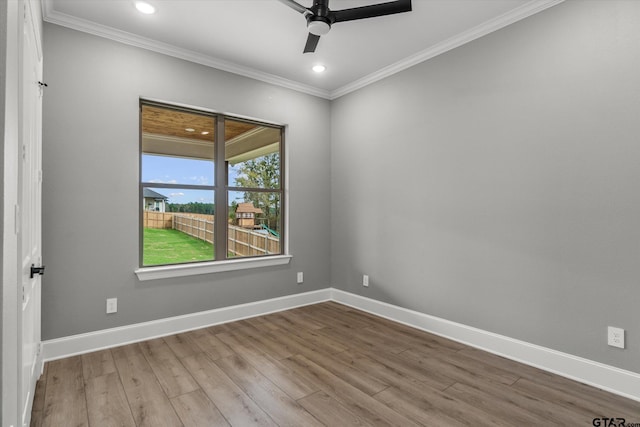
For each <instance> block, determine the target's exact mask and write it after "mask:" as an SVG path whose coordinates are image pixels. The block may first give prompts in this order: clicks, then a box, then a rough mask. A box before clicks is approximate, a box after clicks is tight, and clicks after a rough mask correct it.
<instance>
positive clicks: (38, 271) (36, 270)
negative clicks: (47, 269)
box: [29, 264, 44, 279]
mask: <svg viewBox="0 0 640 427" xmlns="http://www.w3.org/2000/svg"><path fill="white" fill-rule="evenodd" d="M36 274H39V275H40V276H42V275H43V274H44V265H43V266H40V267H36V265H35V264H31V273H30V274H29V278H31V279H33V276H35V275H36Z"/></svg>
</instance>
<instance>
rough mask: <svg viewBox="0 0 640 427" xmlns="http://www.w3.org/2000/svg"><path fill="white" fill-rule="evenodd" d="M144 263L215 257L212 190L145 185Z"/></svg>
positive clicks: (201, 259) (206, 259)
mask: <svg viewBox="0 0 640 427" xmlns="http://www.w3.org/2000/svg"><path fill="white" fill-rule="evenodd" d="M142 195H143V204H142V206H143V209H144V212H143V226H144V231H143V254H142V258H143V262H142V264H143V266H151V265H164V264H179V263H187V262H198V261H211V260H213V259H214V255H213V254H214V250H213V242H214V219H215V216H214V212H215V209H214V208H215V206H214V203H213V200H214V199H213V198H214V192H213V191H211V190H192V189H176V188H156V187H152V188H149V187H144V188H143V191H142Z"/></svg>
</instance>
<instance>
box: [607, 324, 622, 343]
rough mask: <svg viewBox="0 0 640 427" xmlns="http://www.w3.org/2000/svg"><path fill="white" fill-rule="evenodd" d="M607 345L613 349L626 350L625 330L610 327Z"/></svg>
mask: <svg viewBox="0 0 640 427" xmlns="http://www.w3.org/2000/svg"><path fill="white" fill-rule="evenodd" d="M607 344H609V345H610V346H612V347H619V348H624V329H622V328H614V327H613V326H609V328H608V329H607Z"/></svg>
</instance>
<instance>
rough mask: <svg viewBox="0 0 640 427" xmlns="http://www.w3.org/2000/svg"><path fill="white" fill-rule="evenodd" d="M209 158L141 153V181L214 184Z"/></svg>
mask: <svg viewBox="0 0 640 427" xmlns="http://www.w3.org/2000/svg"><path fill="white" fill-rule="evenodd" d="M214 173H215V171H214V164H213V161H211V160H196V159H187V158H180V157H169V156H157V155H150V154H143V155H142V182H145V183H151V184H188V185H214V176H215V175H214Z"/></svg>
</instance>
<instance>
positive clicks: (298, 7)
mask: <svg viewBox="0 0 640 427" xmlns="http://www.w3.org/2000/svg"><path fill="white" fill-rule="evenodd" d="M278 1H279V2H280V3H283V4H286V5H287V6H289V7H290V8H291V9H293V10H295V11H296V12H300V13H302V14H305V13H307V12H308V11H309V10H308V9H307V8H306V7H304V6H303V5H301V4H300V3H296V2H295V1H293V0H278Z"/></svg>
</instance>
